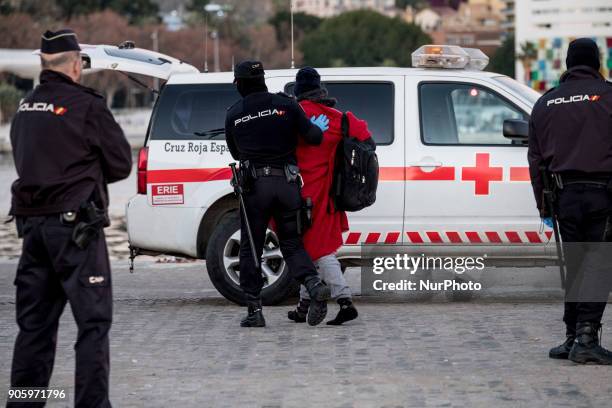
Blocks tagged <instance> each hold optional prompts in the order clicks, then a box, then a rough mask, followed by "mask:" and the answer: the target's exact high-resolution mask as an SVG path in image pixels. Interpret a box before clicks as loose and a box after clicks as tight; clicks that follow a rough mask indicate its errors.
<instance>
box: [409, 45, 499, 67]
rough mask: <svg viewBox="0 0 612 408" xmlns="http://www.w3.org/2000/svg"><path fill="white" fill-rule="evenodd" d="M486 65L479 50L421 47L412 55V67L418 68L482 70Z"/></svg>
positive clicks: (486, 59) (440, 46)
mask: <svg viewBox="0 0 612 408" xmlns="http://www.w3.org/2000/svg"><path fill="white" fill-rule="evenodd" d="M488 63H489V58H488V57H487V56H486V55H485V54H484V53H483V52H482V51H480V50H479V49H476V48H462V47H459V46H457V45H423V46H421V47H419V49H417V50H416V51H415V52H413V53H412V66H413V67H418V68H445V69H477V70H482V69H484V67H486V66H487V64H488Z"/></svg>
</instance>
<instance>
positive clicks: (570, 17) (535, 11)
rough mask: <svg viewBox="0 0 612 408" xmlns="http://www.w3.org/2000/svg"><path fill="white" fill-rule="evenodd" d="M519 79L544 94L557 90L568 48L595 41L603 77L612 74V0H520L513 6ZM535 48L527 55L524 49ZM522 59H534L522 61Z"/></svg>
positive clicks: (608, 77)
mask: <svg viewBox="0 0 612 408" xmlns="http://www.w3.org/2000/svg"><path fill="white" fill-rule="evenodd" d="M513 3H514V8H515V9H514V10H515V21H516V27H515V35H516V52H517V57H519V58H517V61H516V77H517V79H519V80H522V81H523V82H525V83H526V84H528V85H530V86H532V87H533V88H535V89H537V90H540V91H544V90H547V89H550V88H552V87H554V86H557V84H558V80H559V76H560V75H561V74H562V73H563V71H565V69H566V67H565V55H566V53H567V47H568V45H569V43H570V41H572V40H573V39H575V38H581V37H588V38H592V39H593V40H595V41H596V42H597V44H598V45H599V49H600V51H601V61H602V70H601V72H602V74H603V75H604V76H605V77H606V78H607V79H610V78H611V76H610V72H611V70H612V0H518V1H515V2H513ZM528 43H530V44H529V45H531V46H532V48H535V52H533V53H524V52H523V51H524V50H525V46H526V45H528ZM521 55H522V56H523V57H524V56H526V55H529V56H531V58H522V59H521V58H520V57H521Z"/></svg>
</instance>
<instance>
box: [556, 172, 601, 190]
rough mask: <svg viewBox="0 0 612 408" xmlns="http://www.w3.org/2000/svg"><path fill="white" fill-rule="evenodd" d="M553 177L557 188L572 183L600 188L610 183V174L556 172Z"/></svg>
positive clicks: (561, 188)
mask: <svg viewBox="0 0 612 408" xmlns="http://www.w3.org/2000/svg"><path fill="white" fill-rule="evenodd" d="M553 178H554V180H555V184H556V185H557V188H558V189H559V190H563V187H564V186H569V185H572V184H587V185H591V186H596V187H601V188H610V187H611V184H612V174H572V173H556V174H554V175H553Z"/></svg>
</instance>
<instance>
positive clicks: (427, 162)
mask: <svg viewBox="0 0 612 408" xmlns="http://www.w3.org/2000/svg"><path fill="white" fill-rule="evenodd" d="M408 165H409V166H411V167H442V162H439V161H434V160H423V161H420V162H416V163H409V164H408Z"/></svg>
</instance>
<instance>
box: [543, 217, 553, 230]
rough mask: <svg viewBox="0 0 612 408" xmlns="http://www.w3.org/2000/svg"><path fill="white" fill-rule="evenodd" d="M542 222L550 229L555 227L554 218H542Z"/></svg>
mask: <svg viewBox="0 0 612 408" xmlns="http://www.w3.org/2000/svg"><path fill="white" fill-rule="evenodd" d="M542 222H543V223H544V225H546V226H547V227H548V228H552V227H553V219H552V217H545V218H544V217H542Z"/></svg>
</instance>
